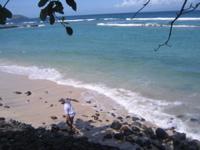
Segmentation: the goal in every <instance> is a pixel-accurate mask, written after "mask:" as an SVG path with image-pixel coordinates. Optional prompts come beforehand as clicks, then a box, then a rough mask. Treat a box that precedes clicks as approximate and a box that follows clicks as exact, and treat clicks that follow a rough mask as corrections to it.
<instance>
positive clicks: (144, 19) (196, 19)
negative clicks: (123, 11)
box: [126, 17, 200, 21]
mask: <svg viewBox="0 0 200 150" xmlns="http://www.w3.org/2000/svg"><path fill="white" fill-rule="evenodd" d="M126 20H127V21H131V20H137V21H159V20H160V21H172V20H174V18H160V17H158V18H126ZM199 20H200V18H199V17H198V18H179V19H178V21H199Z"/></svg>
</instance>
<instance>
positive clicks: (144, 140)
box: [135, 137, 151, 147]
mask: <svg viewBox="0 0 200 150" xmlns="http://www.w3.org/2000/svg"><path fill="white" fill-rule="evenodd" d="M135 143H137V144H138V145H140V146H141V147H147V146H150V145H151V141H150V140H149V139H148V138H146V137H136V138H135Z"/></svg>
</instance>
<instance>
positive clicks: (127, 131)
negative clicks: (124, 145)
mask: <svg viewBox="0 0 200 150" xmlns="http://www.w3.org/2000/svg"><path fill="white" fill-rule="evenodd" d="M120 132H121V133H122V134H124V135H125V136H129V135H131V134H133V131H132V130H131V129H130V127H129V126H127V125H123V126H122V127H121V128H120Z"/></svg>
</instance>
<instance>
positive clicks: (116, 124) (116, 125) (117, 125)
mask: <svg viewBox="0 0 200 150" xmlns="http://www.w3.org/2000/svg"><path fill="white" fill-rule="evenodd" d="M110 127H111V128H112V129H114V130H119V129H120V128H121V127H122V124H121V123H120V122H119V121H118V120H114V121H113V122H112V124H111V126H110Z"/></svg>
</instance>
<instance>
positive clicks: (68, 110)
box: [63, 98, 76, 131]
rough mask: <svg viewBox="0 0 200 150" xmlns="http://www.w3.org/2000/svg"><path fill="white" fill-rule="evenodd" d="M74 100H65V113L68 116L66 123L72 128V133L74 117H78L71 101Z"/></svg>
mask: <svg viewBox="0 0 200 150" xmlns="http://www.w3.org/2000/svg"><path fill="white" fill-rule="evenodd" d="M72 100H73V99H70V98H66V99H65V100H63V104H64V113H65V116H66V123H67V125H68V126H69V127H70V129H71V131H72V130H73V128H74V127H73V122H74V117H75V115H76V112H75V110H74V108H73V107H72V104H71V101H72Z"/></svg>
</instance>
